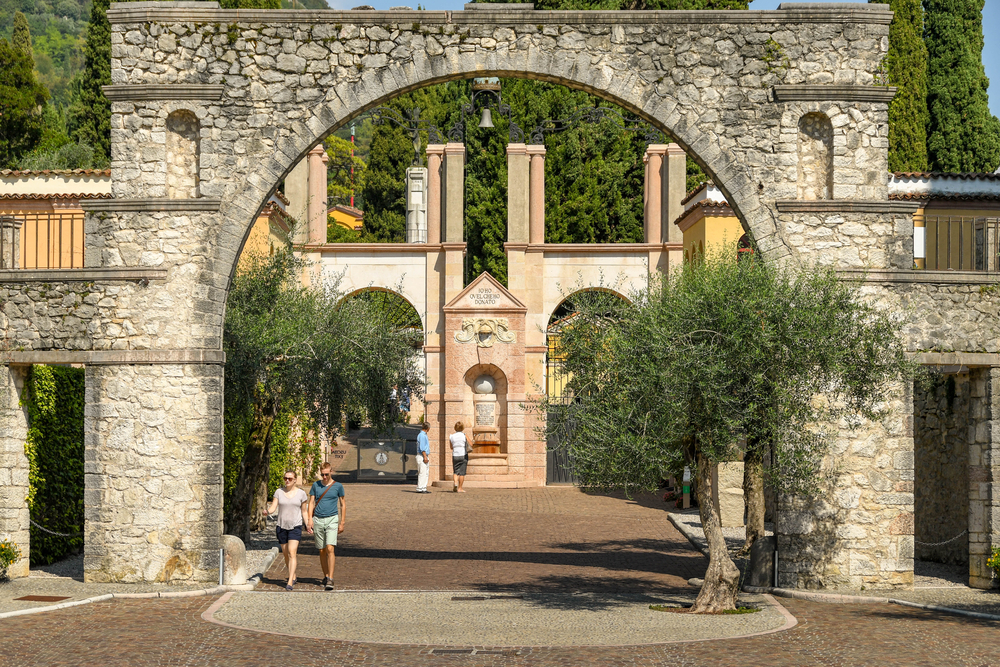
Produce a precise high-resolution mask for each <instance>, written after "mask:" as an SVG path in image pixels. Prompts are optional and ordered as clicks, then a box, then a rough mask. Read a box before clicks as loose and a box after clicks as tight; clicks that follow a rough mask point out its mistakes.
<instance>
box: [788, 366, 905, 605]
mask: <svg viewBox="0 0 1000 667" xmlns="http://www.w3.org/2000/svg"><path fill="white" fill-rule="evenodd" d="M885 402H886V404H887V407H888V410H889V414H888V415H887V416H886V417H885V418H884V419H882V420H881V421H879V422H868V421H863V422H862V423H861V425H860V426H858V428H856V429H853V430H852V429H848V428H846V427H845V428H841V429H840V430H839V432H838V431H837V427H836V425H830V426H828V428H830V429H832V430H833V432H832V434H831V438H832V441H831V443H830V450H829V456H828V457H827V459H828V460H829V461H830V462H831V464H832V465H836V466H837V469H836V470H834V471H833V472H836V478H835V480H834V481H832V482H831V483H827V484H825V485H824V486H823V487H822V489H821V490H820V492H819V493H818V494H817V495H816V496H814V497H812V498H804V497H789V496H782V497H781V498H780V499H779V502H778V512H777V520H776V522H775V535H776V537H777V542H778V585H779V586H782V587H785V588H853V589H858V588H860V587H861V586H865V587H866V588H871V589H876V588H910V587H912V586H913V394H912V387H904V386H902V383H900V384H898V385H896V386H895V387H894V388H893V389H892V390H891V391H890V392H889V393H888V394H887V396H886V397H885Z"/></svg>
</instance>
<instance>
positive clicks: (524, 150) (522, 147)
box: [507, 144, 528, 155]
mask: <svg viewBox="0 0 1000 667" xmlns="http://www.w3.org/2000/svg"><path fill="white" fill-rule="evenodd" d="M527 154H528V146H527V144H507V155H527Z"/></svg>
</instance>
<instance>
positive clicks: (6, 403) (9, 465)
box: [0, 365, 31, 579]
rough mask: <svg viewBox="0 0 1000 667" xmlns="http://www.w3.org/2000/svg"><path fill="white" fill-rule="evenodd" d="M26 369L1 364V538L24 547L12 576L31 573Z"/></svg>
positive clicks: (8, 569) (11, 568)
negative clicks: (23, 399)
mask: <svg viewBox="0 0 1000 667" xmlns="http://www.w3.org/2000/svg"><path fill="white" fill-rule="evenodd" d="M24 379H25V373H24V369H22V368H19V367H13V366H7V365H0V540H3V539H9V540H11V541H13V542H14V544H16V545H17V546H18V548H19V549H20V550H21V560H19V561H17V562H16V563H14V564H13V565H11V566H9V567H8V568H7V576H8V577H10V578H11V579H14V578H16V577H26V576H28V555H29V553H30V549H31V533H30V525H29V519H30V515H29V513H28V504H27V502H25V498H27V496H28V457H27V456H25V454H24V441H25V439H26V438H27V437H28V415H27V411H26V410H25V409H24V408H22V407H21V405H20V400H21V393H22V392H23V391H24Z"/></svg>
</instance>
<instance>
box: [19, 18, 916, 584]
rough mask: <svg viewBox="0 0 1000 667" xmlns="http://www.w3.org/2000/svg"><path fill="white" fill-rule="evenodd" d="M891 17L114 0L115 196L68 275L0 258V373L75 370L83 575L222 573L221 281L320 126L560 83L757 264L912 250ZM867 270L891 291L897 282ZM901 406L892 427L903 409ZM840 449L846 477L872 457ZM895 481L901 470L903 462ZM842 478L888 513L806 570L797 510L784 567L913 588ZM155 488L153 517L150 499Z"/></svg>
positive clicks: (906, 260) (902, 261) (892, 445)
mask: <svg viewBox="0 0 1000 667" xmlns="http://www.w3.org/2000/svg"><path fill="white" fill-rule="evenodd" d="M891 16H892V15H891V13H890V12H889V11H888V10H887V7H886V6H885V5H853V6H851V7H849V8H845V7H844V6H843V5H837V4H831V5H826V6H824V5H816V6H811V7H808V8H803V7H802V5H797V4H787V5H786V8H785V9H783V10H778V11H772V12H756V11H755V12H598V11H595V12H541V11H539V12H536V11H533V10H532V9H531V5H524V9H521V8H517V9H512V8H511V7H510V6H505V7H504V8H503V9H499V10H498V9H490V6H489V5H486V6H484V7H483V8H481V9H480V8H477V9H476V10H475V11H466V12H428V11H390V12H370V11H349V12H338V11H265V10H221V9H219V8H218V6H217V5H214V4H213V3H210V2H203V3H197V6H192V3H169V2H147V3H120V4H115V5H113V6H112V8H111V9H110V10H109V11H108V18H109V20H110V22H111V25H112V54H111V60H112V61H111V68H112V81H113V85H111V86H109V87H107V88H106V93H107V95H108V98H109V99H110V100H111V104H112V117H111V140H112V164H111V167H112V192H113V198H112V199H104V200H97V201H94V202H92V203H90V204H88V208H89V213H88V218H87V223H86V235H87V238H86V258H85V263H86V269H85V270H84V271H77V272H60V273H58V274H55V273H53V274H46V275H41V274H32V275H30V276H29V275H27V274H25V275H24V276H23V277H20V278H13V279H11V278H10V277H9V276H8V277H7V278H6V282H5V283H4V285H3V290H4V293H5V295H6V296H5V298H7V299H8V300H9V301H10V303H11V304H15V306H14V307H5V308H4V309H3V313H0V334H2V337H3V338H5V339H7V341H9V344H7V345H8V346H7V348H6V349H9V350H13V351H12V352H6V353H5V355H6V356H5V362H6V363H5V366H6V367H4V368H2V375H0V386H3V387H8V388H11V387H15V388H16V383H17V379H16V377H14V374H13V373H11V372H10V371H9V370H8V368H9V365H10V364H16V363H20V364H26V363H39V362H45V361H60V362H64V363H65V362H76V363H85V364H88V369H87V403H88V405H87V424H86V438H87V454H88V461H91V462H92V465H91V464H88V472H87V475H88V477H87V524H86V528H85V530H86V533H87V536H88V537H87V546H86V552H85V570H86V577H87V578H88V579H89V580H116V581H138V580H151V579H158V580H165V581H169V580H174V579H178V578H191V579H197V580H209V579H214V578H215V577H216V576H217V570H216V568H217V566H218V556H217V554H218V551H217V549H218V546H219V539H220V537H221V530H222V522H221V488H220V486H221V485H220V482H221V472H222V466H221V444H222V438H221V430H222V423H221V422H222V412H221V397H222V389H223V387H222V384H223V377H222V366H221V364H222V363H223V361H224V359H223V355H222V354H221V348H222V341H221V331H222V322H223V316H224V309H225V300H226V293H227V290H228V287H229V282H230V278H231V275H232V271H233V267H234V265H235V263H236V259H237V257H238V254H239V251H240V249H241V247H242V245H243V243H244V240H245V238H246V234H247V231H248V229H249V227H250V224H251V222H252V221H253V220H254V219H255V217H256V214H257V213H258V212H259V210H260V208H261V207H262V205H263V204H264V202H265V201H266V200H267V198H268V196H269V195H270V193H271V192H272V191H273V190H274V188H275V187H276V185H277V184H278V183H279V182H280V180H281V179H282V178H283V177H284V176H285V175H286V174H287V173H288V171H289V170H290V168H291V166H292V165H293V164H294V163H295V162H296V161H298V160H299V159H301V158H302V157H303V156H304V155H305V153H306V152H307V151H308V150H309V149H310V148H311V147H312V146H313V145H315V144H316V143H317V142H318V141H320V140H321V139H322V138H323V137H324V136H326V135H327V134H329V133H330V132H331V131H333V130H335V129H336V128H337V127H338V126H340V125H342V124H344V123H347V122H349V120H350V119H351V118H352V117H353V116H355V115H357V114H358V113H360V112H363V111H364V110H365V109H368V108H371V107H373V106H375V105H377V104H379V103H381V102H382V101H384V100H386V99H389V98H391V97H392V96H394V95H397V94H400V93H404V92H407V91H409V90H412V89H415V88H419V87H421V86H425V85H429V84H433V83H439V82H442V81H447V80H451V79H459V78H466V77H470V76H483V75H497V76H510V77H527V78H535V79H543V80H548V81H554V82H558V83H562V84H565V85H568V86H571V87H573V88H578V89H582V90H586V91H588V92H591V93H594V94H596V95H598V96H600V97H603V98H605V99H608V100H612V101H614V102H615V103H617V104H619V105H621V106H622V107H624V108H625V109H627V110H629V111H630V112H632V113H635V114H638V115H640V116H642V117H643V118H645V119H647V120H648V121H649V122H651V123H653V124H654V125H655V126H656V127H658V128H660V129H662V130H664V131H665V132H667V133H668V134H669V135H670V136H671V137H672V138H673V139H674V140H675V141H677V142H678V143H679V144H680V145H681V146H682V147H683V148H684V149H685V150H687V151H688V152H689V153H690V154H692V155H693V156H695V157H696V159H697V160H698V161H699V162H700V163H701V164H702V165H703V166H704V167H705V169H706V170H707V172H708V173H709V174H710V175H711V177H712V178H713V179H714V180H715V182H716V184H717V185H718V186H719V187H720V189H721V190H722V191H723V192H724V193H725V195H726V196H727V198H728V200H729V202H730V204H731V205H732V206H733V208H734V210H735V211H736V212H737V215H738V216H739V217H740V219H741V221H742V222H743V224H744V227H745V228H746V229H747V230H750V231H752V232H753V233H754V236H755V241H756V242H757V245H758V247H759V248H760V250H761V251H762V252H763V253H764V254H765V255H766V256H767V257H768V258H770V259H772V260H776V261H785V260H789V261H796V260H799V259H801V258H802V257H804V256H808V257H807V259H809V260H810V261H819V262H824V263H828V264H832V265H834V266H836V267H838V268H862V267H867V268H868V269H873V270H890V271H891V270H893V269H903V268H905V269H909V268H910V266H911V265H912V240H911V236H912V234H911V233H910V232H911V229H912V221H911V220H910V218H909V213H910V212H912V208H913V207H911V206H910V205H909V204H908V203H893V202H888V201H887V187H886V180H887V148H888V141H887V131H888V116H887V104H888V102H889V100H890V99H891V97H892V93H893V90H892V89H888V88H885V87H880V86H877V85H873V83H874V74H875V73H876V72H877V71H878V68H879V64H880V62H881V60H882V58H883V56H884V55H885V53H886V51H887V49H888V28H889V22H890V20H891ZM182 109H183V110H189V111H190V112H191V113H193V114H194V116H195V118H197V121H198V124H197V125H198V133H199V136H198V138H199V141H198V142H196V143H197V146H198V152H199V155H198V160H197V165H198V188H197V191H196V192H194V191H192V193H193V194H195V195H196V196H194V197H186V198H169V197H166V196H165V195H166V194H167V189H166V184H167V178H166V172H167V165H166V162H165V155H166V153H167V150H166V136H167V134H166V123H167V118H168V116H169V114H170V113H171V112H174V111H179V110H182ZM812 112H822V113H824V114H826V116H828V117H829V118H830V121H831V125H832V128H833V139H832V146H833V151H834V161H833V165H834V175H833V186H832V191H833V199H830V200H824V201H820V202H817V201H799V200H797V199H796V198H797V196H798V195H797V151H798V123H799V119H800V118H801V117H802V116H803V115H804V114H807V113H812ZM192 163H194V161H192ZM456 245H460V244H456ZM445 250H446V251H448V252H456V253H457V252H460V251H459V250H457V249H451V250H449V249H445ZM2 277H3V276H0V278H2ZM907 288H908V287H907ZM879 289H880V291H879V292H878V294H879V295H880V296H881V297H882V298H884V300H885V301H886V303H887V304H889V306H890V307H896V306H898V302H899V300H900V298H902V297H901V296H900V295H899V294H897V293H895V292H893V291H892V290H893V289H895V288H879ZM900 289H901V290H902V289H903V288H900ZM4 305H5V306H7V304H4ZM921 326H922V327H923V328H922V330H923V331H926V330H928V329H929V328H931V327H930V326H928V325H921ZM428 328H430V327H428ZM919 335H920V334H919V332H918V333H916V334H914V336H915V337H916V336H919ZM915 339H916V338H915ZM925 349H926V348H925ZM14 394H16V391H13V390H11V391H7V392H0V398H2V399H3V400H2V401H0V403H2V404H0V419H2V420H4V423H5V424H8V426H9V428H8V431H9V432H20V431H21V430H22V427H23V425H24V424H23V417H21V416H19V414H18V413H17V410H16V402H12V401H13V399H11V398H10V397H11V396H13V395H14ZM898 412H899V414H900V415H901V418H902V420H903V421H904V422H905V418H906V415H908V412H907V410H906V408H904V407H901V408H900V409H899V411H898ZM874 428H875V427H873V429H874ZM879 428H881V427H879ZM873 433H874V431H873ZM884 433H885V432H884V431H878V433H877V435H878V437H879V438H882V435H884ZM858 437H859V436H856V435H847V434H845V435H844V438H843V441H844V442H854V441H856V440H857V439H858ZM866 437H867V436H866ZM872 439H873V440H875V439H877V438H874V437H873V438H872ZM0 441H2V442H0V445H2V449H0V454H2V455H3V456H4V457H5V460H7V459H8V458H10V457H12V456H14V455H13V454H9V453H10V452H13V451H15V450H16V447H14V446H13V444H11V443H13V441H11V440H10V439H9V438H8V439H6V440H4V439H3V438H2V437H0ZM880 443H881V444H880V450H879V456H880V457H883V456H884V457H888V459H889V460H898V461H901V463H900V465H901V466H904V468H905V459H906V456H905V454H906V452H907V448H909V451H912V437H911V436H910V435H909V434H908V433H906V432H905V430H902V429H897V430H895V431H893V432H892V433H890V437H888V438H884V439H882V440H881V441H880ZM897 454H899V455H900V456H898V457H897V458H896V459H893V457H894V456H896V455H897ZM21 456H22V457H23V455H21ZM18 461H21V459H17V461H15V463H14V464H12V466H10V467H17V466H19V465H20V463H18ZM851 466H852V467H853V468H854V469H856V470H857V471H859V472H864V471H866V470H868V469H869V468H870V467H871V463H870V462H868V461H867V460H861V459H858V460H857V461H852V462H851ZM137 471H139V476H144V475H147V473H148V476H153V472H154V471H155V473H156V475H157V476H159V477H161V478H162V480H161V481H162V488H159V487H158V490H157V491H156V493H155V497H152V496H151V495H150V494H148V493H142V492H138V491H137V490H136V489H134V488H130V489H128V493H123V492H122V490H121V489H118V488H117V487H115V488H113V486H112V485H111V484H110V483H109V480H111V479H115V480H124V479H127V478H131V477H134V476H136V474H137ZM893 474H896V475H897V477H899V478H900V480H901V481H902V479H903V476H904V474H905V469H904V470H903V472H900V473H898V474H897V473H893ZM855 477H857V476H855ZM123 483H124V482H123ZM850 484H854V482H850ZM904 486H905V485H904ZM855 490H856V489H855ZM858 494H859V495H862V496H863V497H864V498H865V502H866V503H868V504H869V505H871V506H872V507H873V508H876V509H879V508H881V509H880V512H881V513H880V514H879V516H880V517H882V518H880V519H879V523H877V524H872V525H865V526H861V525H860V524H859V525H856V526H854V527H856V528H858V530H859V531H863V532H865V534H866V535H868V536H869V537H870V539H871V540H872V542H871V544H874V545H875V546H874V547H870V546H858V545H856V544H855V545H853V546H851V545H848V546H844V547H843V548H840V549H839V550H838V551H837V553H836V558H835V563H834V565H835V566H836V567H832V566H831V567H830V568H828V572H826V574H825V575H824V576H823V577H821V580H818V581H811V580H807V579H806V578H803V577H804V576H805V575H803V577H799V575H797V574H796V572H800V571H801V572H805V571H807V570H809V568H810V567H812V566H811V565H810V562H811V561H810V545H811V544H812V543H813V542H810V539H812V538H810V537H809V535H808V533H809V530H812V525H813V523H812V520H811V519H810V517H811V516H812V515H811V514H809V513H808V510H807V508H798V507H796V508H793V509H794V510H795V514H794V516H792V515H790V516H792V523H794V525H792V526H791V528H788V527H785V528H783V530H786V532H789V533H794V529H796V527H803V528H802V531H801V532H802V537H799V536H797V535H796V536H793V537H791V538H789V540H790V541H789V542H788V543H787V544H783V545H782V549H783V553H782V559H781V562H782V564H783V565H784V566H785V567H786V568H787V569H786V571H785V573H784V575H785V579H782V581H783V582H786V583H788V584H790V585H796V584H800V585H801V584H805V583H809V584H810V585H813V584H817V585H818V584H826V583H831V584H834V585H842V584H845V583H860V582H862V581H864V582H867V583H871V584H872V585H896V584H900V583H901V584H903V585H905V584H906V582H907V574H906V573H907V568H908V565H907V555H906V554H907V553H909V552H911V551H912V535H911V534H907V533H906V531H905V529H903V530H902V532H898V531H897V532H895V533H894V532H891V530H890V524H892V523H893V521H894V518H895V517H897V516H899V517H902V518H905V514H906V512H907V511H911V510H912V503H910V509H909V510H908V509H907V503H906V498H905V497H902V496H901V497H900V505H898V506H894V507H893V508H887V507H886V506H885V502H883V501H882V500H879V498H878V497H877V496H876V495H874V494H873V492H872V491H871V489H867V488H866V489H863V490H861V491H858ZM15 495H17V494H15ZM21 497H23V494H21ZM151 501H152V502H155V505H156V506H155V508H154V509H155V512H149V511H145V510H146V509H148V508H147V505H148V503H149V502H151ZM3 509H7V508H3ZM882 510H884V511H882ZM837 512H839V514H836V520H837V521H841V520H842V522H843V523H850V522H851V517H850V516H849V513H850V508H849V507H846V506H845V507H844V508H842V509H840V510H837ZM5 516H6V515H5ZM816 516H819V514H817V515H816ZM823 516H824V517H831V516H834V513H832V512H827V513H825V514H823ZM22 518H23V513H21V514H18V518H17V519H11V520H9V521H8V519H0V531H7V532H11V533H12V534H15V535H16V537H15V539H17V540H18V541H19V542H21V543H23V544H24V545H25V547H27V543H26V542H25V540H26V537H25V535H26V530H27V526H26V525H23V526H22V525H21V524H22V523H23V521H22ZM824 521H826V522H827V523H828V524H829V525H830V526H831V527H832V526H833V524H834V523H835V521H834V520H833V519H824ZM903 523H905V522H903ZM806 528H808V530H806ZM911 532H912V531H911ZM838 539H839V538H838ZM859 539H860V538H859ZM838 544H840V543H838ZM855 563H859V565H857V567H855ZM800 564H801V570H800V569H797V568H799V567H800ZM824 567H825V566H824ZM909 570H910V571H911V572H912V562H910V564H909ZM827 575H828V576H827ZM863 577H870V579H864V578H863ZM911 577H912V575H911ZM911 580H912V579H911Z"/></svg>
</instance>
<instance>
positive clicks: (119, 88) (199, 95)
mask: <svg viewBox="0 0 1000 667" xmlns="http://www.w3.org/2000/svg"><path fill="white" fill-rule="evenodd" d="M101 88H102V90H104V96H105V97H107V98H108V100H109V101H111V102H150V101H156V100H208V101H214V100H221V99H222V95H223V93H224V92H225V91H226V87H225V86H223V85H221V84H207V83H206V84H202V83H163V84H159V83H141V84H134V85H133V84H112V85H110V86H101Z"/></svg>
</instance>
